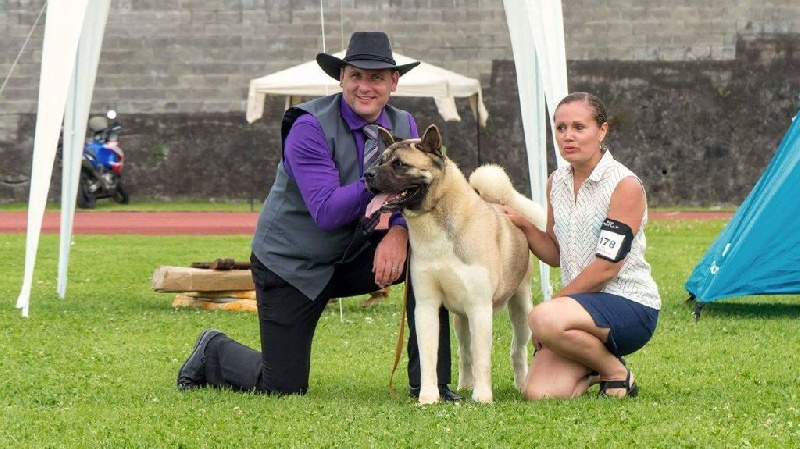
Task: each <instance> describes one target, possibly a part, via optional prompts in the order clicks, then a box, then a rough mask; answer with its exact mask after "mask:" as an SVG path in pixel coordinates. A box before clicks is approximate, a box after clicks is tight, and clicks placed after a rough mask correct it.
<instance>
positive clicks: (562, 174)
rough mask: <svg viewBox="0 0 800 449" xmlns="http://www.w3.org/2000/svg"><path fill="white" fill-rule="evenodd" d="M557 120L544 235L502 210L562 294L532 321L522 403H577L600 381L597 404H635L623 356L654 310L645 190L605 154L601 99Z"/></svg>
mask: <svg viewBox="0 0 800 449" xmlns="http://www.w3.org/2000/svg"><path fill="white" fill-rule="evenodd" d="M554 118H555V120H554V121H555V133H554V135H555V139H556V141H557V143H558V148H559V151H560V153H561V156H562V157H563V158H564V159H565V160H566V161H567V162H568V163H569V165H567V166H565V167H562V168H559V169H558V170H556V171H555V172H553V173H552V174H551V176H550V178H549V180H548V182H547V197H548V206H547V228H546V231H544V232H543V231H540V230H539V229H537V228H536V227H535V226H534V225H533V224H532V223H531V222H529V221H528V220H526V219H525V218H524V217H522V216H521V215H520V214H518V213H517V212H516V211H514V210H513V209H510V208H508V207H505V208H504V211H505V212H506V214H507V215H508V216H509V217H510V218H511V220H512V221H513V222H514V224H515V225H517V226H518V227H519V228H520V229H522V230H523V232H524V233H525V236H526V237H527V239H528V246H529V247H530V249H531V251H533V253H534V254H535V255H536V256H537V257H538V258H539V259H540V260H542V261H544V262H545V263H547V264H548V265H550V266H553V267H561V280H562V286H563V288H562V289H561V291H559V292H558V293H556V294H555V295H554V297H553V299H552V300H550V301H546V302H543V303H541V304H539V305H537V306H536V307H535V308H534V309H533V311H531V314H530V315H529V323H530V326H531V330H532V332H533V342H534V347H535V349H536V354H535V356H534V358H533V362H532V363H531V367H530V369H529V371H528V377H527V380H526V387H525V392H524V393H525V397H526V398H527V399H529V400H538V399H544V398H570V397H575V396H578V395H581V394H583V393H585V392H586V391H587V390H588V389H589V387H591V386H592V385H594V384H595V383H598V382H599V383H600V394H601V395H603V396H619V397H625V396H629V397H634V396H636V395H637V393H638V387H637V385H636V382H635V379H634V376H633V374H632V373H631V371H630V370H628V368H627V367H626V366H625V362H624V360H623V359H622V356H624V355H627V354H630V353H632V352H634V351H636V350H638V349H640V348H641V347H642V346H644V344H645V343H647V342H648V341H649V340H650V338H651V337H652V335H653V332H654V331H655V328H656V321H657V319H658V312H659V309H660V308H661V299H660V297H659V295H658V288H657V287H656V284H655V281H654V280H653V277H652V275H651V274H650V265H649V264H648V263H647V262H646V261H645V259H644V252H645V248H646V240H645V236H644V232H643V229H644V226H645V223H646V222H647V201H646V197H645V192H644V187H643V186H642V183H641V181H640V180H639V178H638V177H636V175H635V174H633V173H632V172H631V171H630V170H628V169H627V168H626V167H624V166H623V165H622V164H620V163H619V162H617V161H616V160H614V158H613V157H612V156H611V152H610V151H609V150H608V148H606V147H605V146H603V139H604V138H605V137H606V134H607V133H608V121H607V115H606V109H605V106H603V103H602V102H601V101H600V99H599V98H597V97H596V96H594V95H591V94H588V93H584V92H576V93H572V94H570V95H568V96H566V97H565V98H564V99H563V100H561V102H560V103H559V104H558V107H557V108H556V112H555V117H554Z"/></svg>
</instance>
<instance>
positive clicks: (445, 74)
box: [247, 51, 489, 126]
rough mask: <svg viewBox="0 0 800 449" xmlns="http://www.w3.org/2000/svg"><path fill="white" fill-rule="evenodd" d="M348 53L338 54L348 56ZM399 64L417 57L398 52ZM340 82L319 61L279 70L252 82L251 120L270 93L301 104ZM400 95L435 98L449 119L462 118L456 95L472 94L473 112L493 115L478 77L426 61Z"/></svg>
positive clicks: (399, 87)
mask: <svg viewBox="0 0 800 449" xmlns="http://www.w3.org/2000/svg"><path fill="white" fill-rule="evenodd" d="M344 54H345V53H344V52H343V51H342V52H339V53H335V54H334V55H335V56H337V57H339V58H344ZM394 59H395V61H396V62H397V64H398V65H400V64H408V63H411V62H414V61H415V60H414V59H412V58H409V57H407V56H403V55H401V54H398V53H394ZM341 90H342V89H341V88H340V87H339V82H338V81H336V80H334V79H333V78H331V77H330V76H328V75H327V74H325V72H323V71H322V69H321V68H319V65H317V62H316V61H308V62H305V63H303V64H300V65H296V66H294V67H291V68H288V69H286V70H281V71H280V72H275V73H272V74H270V75H267V76H263V77H261V78H256V79H254V80H252V81H250V92H249V94H248V95H247V121H248V122H250V123H253V122H255V121H256V120H258V119H259V118H261V116H262V115H264V100H265V99H266V96H267V95H281V96H286V107H287V108H288V107H289V106H292V105H295V104H298V103H299V102H300V101H302V100H301V99H302V98H303V97H321V96H325V95H328V94H332V93H334V92H339V91H341ZM392 96H396V97H433V100H434V101H435V102H436V107H437V109H438V110H439V114H440V115H441V116H442V118H444V119H445V120H448V121H457V120H461V117H459V115H458V111H457V110H456V102H455V98H456V97H469V99H470V106H471V107H472V113H473V114H475V116H476V117H478V119H479V122H480V125H481V126H485V125H486V120H487V119H488V118H489V114H488V113H487V112H486V106H485V105H484V104H483V91H482V89H481V84H480V82H479V81H478V80H476V79H473V78H468V77H466V76H464V75H460V74H458V73H455V72H451V71H449V70H445V69H443V68H441V67H436V66H435V65H431V64H428V63H425V62H420V64H419V66H417V67H416V68H414V70H411V71H410V72H408V73H406V74H405V75H403V77H402V78H400V82H399V83H398V84H397V91H396V92H393V93H392Z"/></svg>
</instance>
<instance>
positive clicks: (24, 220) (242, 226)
mask: <svg viewBox="0 0 800 449" xmlns="http://www.w3.org/2000/svg"><path fill="white" fill-rule="evenodd" d="M732 215H733V213H732V212H650V218H651V219H654V220H663V219H683V220H686V219H689V220H691V219H695V220H706V219H712V218H722V219H728V218H730V217H731V216H732ZM257 219H258V212H105V211H103V212H98V211H77V212H75V221H74V223H73V227H72V230H73V233H75V234H94V235H120V234H122V235H124V234H130V235H252V234H253V231H254V230H255V227H256V220H257ZM60 220H61V215H60V213H59V212H45V214H44V219H43V221H42V233H43V234H58V232H59V228H60ZM27 229H28V213H27V212H26V211H22V212H0V234H24V233H25V232H27Z"/></svg>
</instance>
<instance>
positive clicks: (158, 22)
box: [0, 0, 800, 205]
mask: <svg viewBox="0 0 800 449" xmlns="http://www.w3.org/2000/svg"><path fill="white" fill-rule="evenodd" d="M729 3H734V2H720V1H718V0H692V1H689V0H675V1H672V2H660V1H655V0H563V10H564V24H565V34H566V36H565V37H566V49H567V59H568V70H569V86H570V90H587V91H592V92H596V93H598V94H600V95H601V97H602V98H603V99H604V100H605V101H606V103H607V106H608V108H609V111H610V113H611V116H612V133H611V135H610V136H609V139H610V140H609V144H610V146H611V147H612V151H613V153H614V154H615V156H616V157H618V158H619V159H620V160H622V161H623V162H624V163H626V164H628V165H629V166H630V167H631V168H632V169H633V170H634V171H636V172H637V173H638V174H639V175H640V176H641V177H642V179H643V180H644V181H645V183H646V184H647V186H648V191H649V194H650V202H651V205H714V204H738V203H739V202H740V201H741V200H742V199H743V198H744V196H745V195H746V194H747V192H748V191H749V190H750V188H751V187H752V186H753V184H754V183H755V181H756V180H757V179H758V177H759V176H760V174H761V172H763V170H764V168H765V167H766V165H767V163H768V162H769V159H770V157H771V155H772V154H773V153H774V150H775V148H776V146H777V144H778V143H779V142H780V139H781V137H782V136H783V134H784V133H785V131H786V129H787V128H788V124H789V120H790V118H791V116H792V115H793V113H794V111H795V110H796V109H797V100H796V98H797V93H798V91H800V83H799V82H798V81H799V80H798V77H799V76H800V75H798V74H797V73H796V70H795V71H792V70H791V67H792V66H794V67H797V66H798V62H800V53H799V52H798V50H797V49H798V41H800V3H798V2H796V1H794V0H776V1H770V2H764V1H761V0H742V1H739V2H735V4H734V5H731V4H729ZM42 5H43V1H42V0H4V1H0V32H2V34H0V43H2V45H1V46H0V73H3V74H8V73H9V72H10V73H11V75H10V77H8V79H7V80H5V81H6V82H5V85H4V87H3V90H2V92H0V201H24V200H25V199H26V198H27V185H26V184H25V183H22V184H17V182H18V181H20V180H23V179H24V178H25V176H26V175H29V174H30V163H31V162H30V161H31V155H30V153H31V149H32V145H33V128H34V124H35V117H34V114H35V111H36V106H37V95H38V89H37V87H38V81H39V60H40V57H41V42H42V34H43V29H44V26H43V24H44V20H45V17H44V16H43V17H42V19H41V21H40V22H39V24H38V25H37V26H36V27H32V26H33V24H34V22H35V20H36V17H37V16H38V14H39V12H40V10H41V8H42ZM322 5H323V13H324V19H325V36H324V37H325V39H324V45H325V48H327V49H328V51H329V52H334V51H338V50H340V49H341V48H342V47H343V44H346V41H345V42H343V40H346V39H347V37H348V36H349V34H350V32H351V31H353V30H357V29H359V30H360V29H383V30H386V31H387V32H388V33H389V34H390V35H391V37H392V40H393V46H394V49H395V51H397V52H399V53H403V54H406V55H408V56H412V57H414V58H418V59H421V60H424V61H426V62H430V63H432V64H436V65H439V66H442V67H444V68H447V69H449V70H453V71H456V72H459V73H462V74H465V75H468V76H471V77H475V78H478V79H480V80H481V82H482V85H483V86H484V90H485V91H484V96H485V100H486V103H487V107H488V109H489V112H490V114H491V120H490V123H489V126H488V127H487V128H486V129H485V130H482V131H481V132H480V133H479V132H478V131H477V126H476V124H475V121H474V120H473V119H472V117H471V116H470V113H469V108H468V106H467V105H466V104H465V103H464V104H462V103H459V107H460V109H462V110H461V115H462V117H463V120H462V121H461V122H453V123H446V124H445V123H441V119H440V118H439V117H438V115H437V114H436V111H435V107H434V105H433V102H432V100H429V99H407V98H398V99H396V100H395V101H394V103H395V104H397V105H398V106H401V107H405V108H408V109H410V110H412V111H413V112H414V114H415V116H416V117H417V121H418V122H419V124H420V126H421V127H424V126H426V125H427V124H429V123H434V122H435V123H437V124H439V125H440V127H442V129H443V132H444V134H445V139H446V143H447V144H448V148H450V149H451V153H450V154H451V156H452V157H453V158H454V159H455V160H456V161H457V162H459V164H461V165H462V168H464V170H465V171H469V170H471V169H472V168H473V167H474V166H475V164H477V162H478V153H480V159H481V161H484V162H486V161H493V162H498V163H501V164H503V165H504V166H506V167H507V168H508V169H509V171H510V172H511V173H512V175H513V177H514V180H515V183H516V184H517V186H518V188H520V189H521V190H523V191H528V190H529V189H528V187H527V186H528V181H527V176H526V173H525V170H526V169H525V167H526V161H525V157H524V153H523V152H522V151H521V149H522V147H523V137H522V129H521V122H520V120H519V102H518V98H517V92H516V77H515V74H514V64H513V55H512V52H511V47H510V43H509V39H508V29H507V26H506V22H505V20H506V18H505V12H504V9H503V2H502V0H323V1H322ZM31 30H32V33H31V39H30V42H29V43H28V44H27V46H26V47H25V49H24V51H22V52H20V48H22V44H23V42H24V41H25V39H26V37H27V36H28V33H29V32H31ZM322 48H323V38H322V33H321V26H320V1H318V0H292V1H289V0H163V1H158V2H156V1H150V0H112V1H111V14H110V15H109V19H108V26H107V30H106V34H105V38H104V45H103V52H102V54H101V60H100V67H99V70H98V78H97V85H96V88H95V92H94V96H93V105H92V110H93V112H94V113H102V112H103V111H104V110H105V108H107V107H109V106H111V107H114V108H115V109H116V110H117V111H118V112H119V113H120V120H121V121H122V124H123V126H124V130H123V134H122V144H123V148H124V149H125V150H126V155H127V163H128V165H127V166H126V171H125V177H126V180H127V182H128V185H129V187H130V189H131V194H132V195H133V198H132V199H133V201H135V200H136V198H137V197H139V198H141V197H159V198H175V197H189V198H219V199H220V200H225V199H249V198H254V199H255V201H258V202H260V201H261V200H262V199H263V197H264V195H265V193H266V190H267V189H268V186H269V185H270V183H271V179H272V176H273V173H274V167H275V163H276V161H277V158H278V150H277V148H278V135H277V128H278V121H279V118H280V115H281V111H282V108H283V102H282V100H280V99H271V100H269V101H268V104H267V105H266V108H265V110H266V111H267V113H266V115H265V117H264V119H262V120H260V121H258V122H256V123H255V124H253V125H249V124H246V123H245V121H244V109H245V102H246V98H247V86H248V82H249V80H250V79H252V78H255V77H258V76H261V75H264V74H267V73H272V72H275V71H277V70H281V69H284V68H287V67H289V66H292V65H294V64H297V63H300V62H304V61H307V60H310V59H312V58H313V57H314V55H315V54H316V53H317V52H318V51H319V50H321V49H322ZM15 60H17V63H16V64H15V65H14V64H13V63H14V61H15ZM12 68H13V71H12ZM58 176H59V174H58V170H55V173H54V177H53V188H52V189H51V197H52V198H53V199H55V198H57V197H58V187H59V182H60V181H59V179H58Z"/></svg>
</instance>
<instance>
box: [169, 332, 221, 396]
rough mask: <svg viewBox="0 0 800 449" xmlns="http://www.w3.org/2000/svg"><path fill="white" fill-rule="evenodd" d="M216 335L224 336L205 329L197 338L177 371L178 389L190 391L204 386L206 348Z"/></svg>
mask: <svg viewBox="0 0 800 449" xmlns="http://www.w3.org/2000/svg"><path fill="white" fill-rule="evenodd" d="M217 335H225V334H223V333H222V332H221V331H218V330H216V329H206V330H204V331H203V332H201V333H200V336H199V337H197V341H196V342H195V343H194V349H192V353H191V354H190V355H189V358H188V359H186V361H185V362H183V366H181V369H179V370H178V389H179V390H183V391H185V390H192V389H195V388H200V387H204V386H205V385H206V347H208V343H209V342H210V341H211V339H213V338H214V337H216V336H217Z"/></svg>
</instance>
